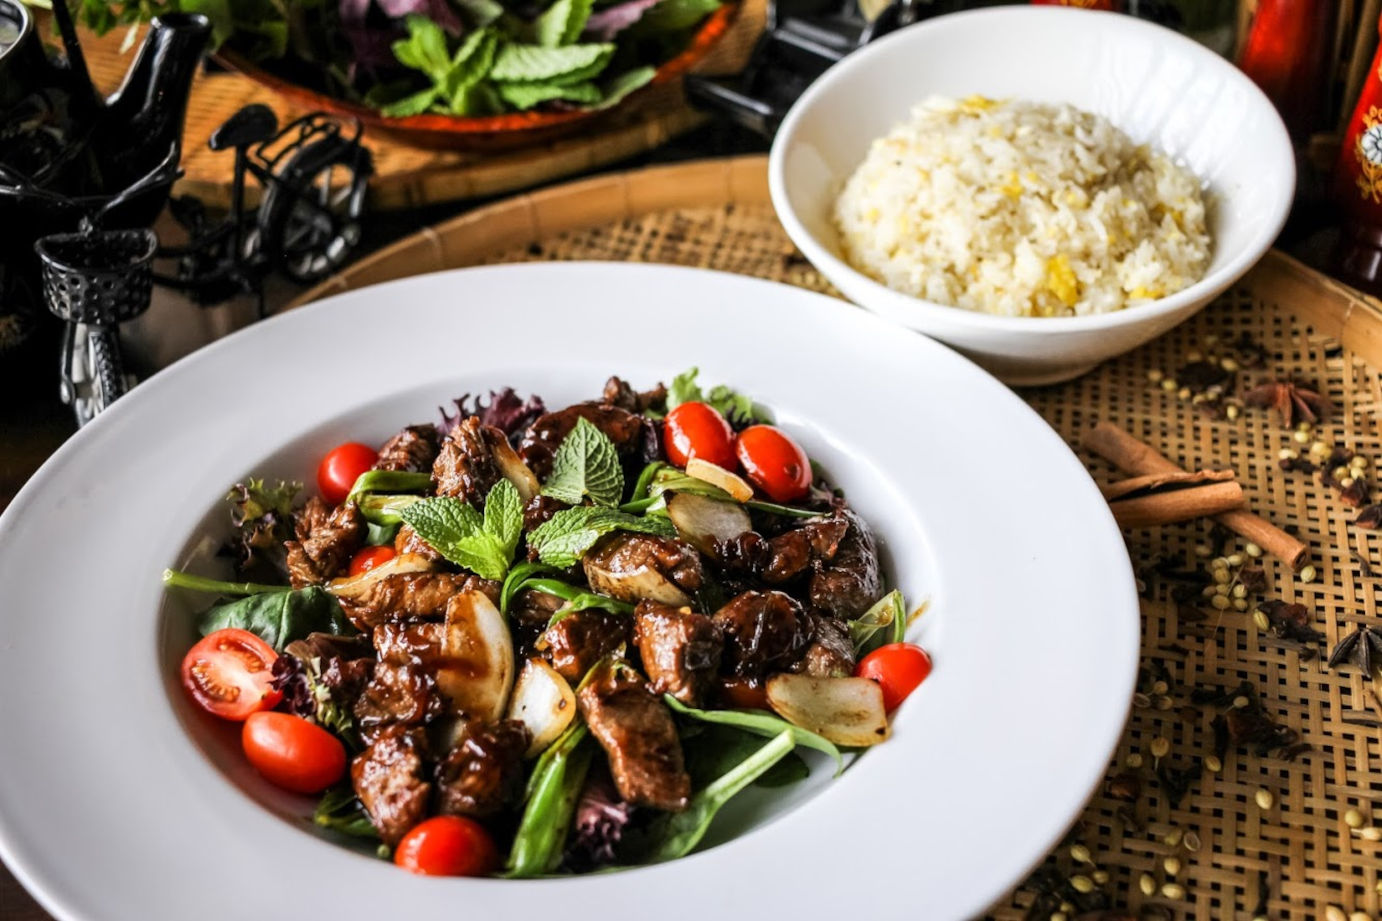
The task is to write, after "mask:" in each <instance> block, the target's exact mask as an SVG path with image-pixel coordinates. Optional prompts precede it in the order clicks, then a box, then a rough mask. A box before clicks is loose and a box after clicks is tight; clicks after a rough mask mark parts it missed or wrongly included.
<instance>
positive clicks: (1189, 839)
mask: <svg viewBox="0 0 1382 921" xmlns="http://www.w3.org/2000/svg"><path fill="white" fill-rule="evenodd" d="M1185 849H1186V850H1187V851H1190V852H1192V853H1193V852H1195V851H1198V850H1199V849H1200V836H1199V835H1197V834H1195V833H1194V832H1193V831H1188V832H1186V833H1185Z"/></svg>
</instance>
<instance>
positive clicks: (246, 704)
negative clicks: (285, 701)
mask: <svg viewBox="0 0 1382 921" xmlns="http://www.w3.org/2000/svg"><path fill="white" fill-rule="evenodd" d="M277 658H278V654H277V653H275V652H274V651H273V648H272V647H271V646H270V645H269V644H268V643H266V642H264V641H263V640H261V639H260V638H259V637H257V636H255V635H254V634H253V633H250V632H249V631H248V630H240V629H238V628H236V627H227V628H226V629H224V630H217V631H216V632H215V633H212V634H210V635H208V636H204V637H202V639H201V640H200V641H198V643H197V645H195V646H193V647H192V648H191V649H189V650H188V651H187V655H186V656H184V657H183V660H182V686H183V687H185V688H186V689H187V693H188V694H190V695H192V699H193V700H195V701H196V702H197V705H198V706H200V707H201V708H202V709H203V710H205V711H206V712H207V713H210V714H213V715H215V716H219V717H221V718H222V719H227V720H235V721H236V722H238V721H240V720H243V719H245V717H247V716H249V715H250V714H251V713H254V712H255V711H257V710H267V709H269V708H270V707H272V706H274V705H275V704H277V703H278V702H279V700H280V699H282V697H283V695H282V694H281V693H279V692H278V691H275V690H274V689H273V687H272V685H271V684H270V683H269V682H270V680H271V679H272V678H273V664H274V660H275V659H277Z"/></svg>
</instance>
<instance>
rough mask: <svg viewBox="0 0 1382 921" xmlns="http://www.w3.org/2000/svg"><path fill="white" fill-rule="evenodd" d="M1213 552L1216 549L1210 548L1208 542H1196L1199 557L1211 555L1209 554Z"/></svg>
mask: <svg viewBox="0 0 1382 921" xmlns="http://www.w3.org/2000/svg"><path fill="white" fill-rule="evenodd" d="M1213 552H1214V551H1213V550H1211V549H1210V548H1209V546H1208V545H1206V544H1196V545H1195V556H1198V557H1201V558H1203V557H1207V556H1209V555H1210V554H1211V553H1213Z"/></svg>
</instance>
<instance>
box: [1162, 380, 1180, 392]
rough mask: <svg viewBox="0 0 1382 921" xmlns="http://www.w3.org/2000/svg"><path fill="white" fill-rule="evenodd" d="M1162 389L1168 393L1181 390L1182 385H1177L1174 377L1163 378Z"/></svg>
mask: <svg viewBox="0 0 1382 921" xmlns="http://www.w3.org/2000/svg"><path fill="white" fill-rule="evenodd" d="M1161 389H1162V390H1166V391H1171V390H1179V389H1180V384H1177V383H1176V379H1175V378H1174V377H1163V378H1162V379H1161Z"/></svg>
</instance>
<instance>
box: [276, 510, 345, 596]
mask: <svg viewBox="0 0 1382 921" xmlns="http://www.w3.org/2000/svg"><path fill="white" fill-rule="evenodd" d="M294 529H295V531H296V533H297V540H290V541H285V542H284V544H283V549H284V551H285V552H286V554H287V559H288V579H289V581H290V582H292V585H293V588H302V587H303V586H306V585H319V584H321V583H322V582H325V581H326V580H327V579H332V578H335V577H336V576H339V575H343V574H344V573H345V570H346V569H347V568H348V567H349V566H350V558H351V557H352V556H354V555H355V551H357V550H359V549H360V547H361V546H363V545H364V542H365V517H364V516H363V515H361V514H360V510H359V509H358V508H356V507H355V506H354V504H346V505H341V506H338V507H337V508H336V509H335V510H334V511H333V510H331V509H330V507H329V506H328V505H327V504H326V503H325V502H323V501H322V500H321V499H320V498H318V497H317V496H313V497H312V498H311V499H309V500H308V502H307V504H306V505H305V506H303V508H302V510H301V511H299V512H298V514H297V516H296V518H295V520H294Z"/></svg>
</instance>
